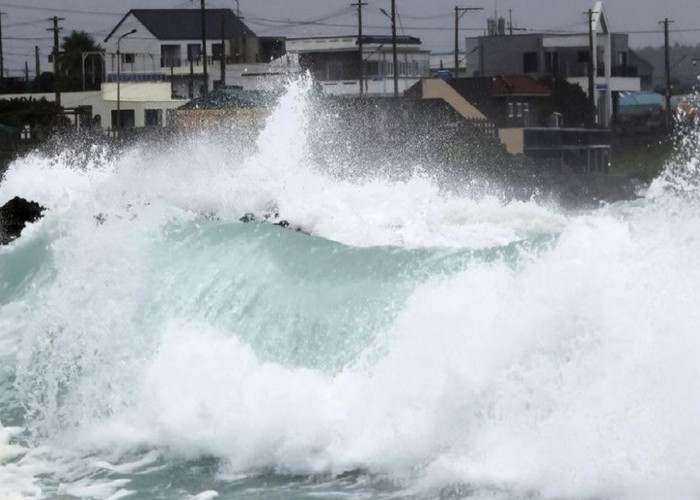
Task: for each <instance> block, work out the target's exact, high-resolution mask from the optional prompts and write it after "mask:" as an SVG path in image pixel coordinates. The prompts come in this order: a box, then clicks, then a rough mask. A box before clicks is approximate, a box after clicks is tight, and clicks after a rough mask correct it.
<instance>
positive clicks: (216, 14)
mask: <svg viewBox="0 0 700 500" xmlns="http://www.w3.org/2000/svg"><path fill="white" fill-rule="evenodd" d="M129 14H133V15H134V17H136V19H138V20H139V21H140V22H141V24H143V25H144V26H145V27H146V29H147V30H148V31H150V32H151V33H152V34H153V36H155V37H156V38H157V39H159V40H201V39H202V15H201V10H199V9H131V10H130V11H129V12H127V14H126V15H125V16H124V17H123V18H122V19H121V21H119V23H118V24H117V25H116V26H115V27H114V29H113V30H112V32H111V33H110V34H109V35H107V38H105V41H107V40H109V38H110V37H111V36H112V35H113V34H114V32H115V31H116V30H117V28H119V26H120V25H121V24H122V22H124V19H126V18H127V17H128V16H129ZM221 16H223V17H224V38H236V37H243V36H251V35H252V36H255V33H254V32H253V30H251V29H250V28H248V26H246V25H245V24H244V23H243V21H241V20H240V19H239V18H238V17H237V16H236V15H235V14H234V13H233V11H232V10H231V9H206V11H205V16H204V19H205V23H206V32H207V39H217V40H220V39H221Z"/></svg>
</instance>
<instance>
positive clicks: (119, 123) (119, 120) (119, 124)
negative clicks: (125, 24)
mask: <svg viewBox="0 0 700 500" xmlns="http://www.w3.org/2000/svg"><path fill="white" fill-rule="evenodd" d="M134 33H136V28H134V29H133V30H131V31H129V32H127V33H124V34H123V35H121V36H120V37H119V38H117V139H121V138H122V109H121V100H122V94H121V80H122V78H121V74H122V71H121V68H122V56H121V51H120V50H119V44H120V43H121V41H122V38H125V37H127V36H129V35H133V34H134Z"/></svg>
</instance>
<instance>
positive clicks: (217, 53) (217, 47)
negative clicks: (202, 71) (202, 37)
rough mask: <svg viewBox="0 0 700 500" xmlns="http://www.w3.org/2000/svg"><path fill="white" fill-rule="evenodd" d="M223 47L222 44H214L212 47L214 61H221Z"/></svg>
mask: <svg viewBox="0 0 700 500" xmlns="http://www.w3.org/2000/svg"><path fill="white" fill-rule="evenodd" d="M221 47H223V45H221V44H220V43H213V44H212V46H211V57H212V59H213V60H214V61H220V60H221Z"/></svg>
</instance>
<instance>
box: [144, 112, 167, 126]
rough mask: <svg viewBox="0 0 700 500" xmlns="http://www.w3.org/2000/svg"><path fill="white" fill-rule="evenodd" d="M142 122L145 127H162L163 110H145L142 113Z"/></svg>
mask: <svg viewBox="0 0 700 500" xmlns="http://www.w3.org/2000/svg"><path fill="white" fill-rule="evenodd" d="M143 118H144V120H143V122H144V124H145V125H146V127H162V126H163V110H162V109H147V110H145V111H144V112H143Z"/></svg>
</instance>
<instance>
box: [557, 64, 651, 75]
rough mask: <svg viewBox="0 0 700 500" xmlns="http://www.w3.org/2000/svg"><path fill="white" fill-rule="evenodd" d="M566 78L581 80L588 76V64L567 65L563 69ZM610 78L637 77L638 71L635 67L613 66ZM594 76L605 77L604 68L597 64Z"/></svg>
mask: <svg viewBox="0 0 700 500" xmlns="http://www.w3.org/2000/svg"><path fill="white" fill-rule="evenodd" d="M565 70H566V78H581V77H585V76H588V63H568V64H567V65H566V67H565ZM610 73H611V76H621V77H637V76H639V71H638V69H637V67H636V66H613V67H612V69H611V72H610ZM596 76H599V77H603V76H605V66H604V65H602V64H599V65H598V67H597V69H596Z"/></svg>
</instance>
